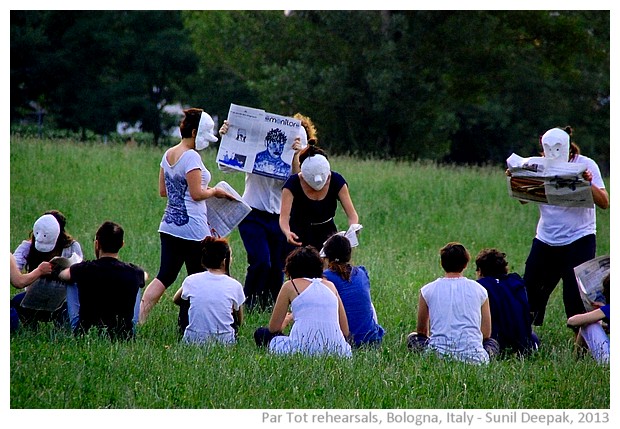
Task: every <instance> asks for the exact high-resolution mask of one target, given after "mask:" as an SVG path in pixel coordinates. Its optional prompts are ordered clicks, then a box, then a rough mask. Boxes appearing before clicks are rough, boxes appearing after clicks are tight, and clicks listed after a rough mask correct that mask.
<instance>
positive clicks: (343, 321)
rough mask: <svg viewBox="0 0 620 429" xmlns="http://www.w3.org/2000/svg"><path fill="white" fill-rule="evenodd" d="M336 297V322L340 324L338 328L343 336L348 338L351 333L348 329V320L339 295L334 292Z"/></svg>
mask: <svg viewBox="0 0 620 429" xmlns="http://www.w3.org/2000/svg"><path fill="white" fill-rule="evenodd" d="M336 296H337V297H338V323H339V324H340V330H341V331H342V335H344V337H345V338H348V337H349V335H351V332H350V331H349V320H348V319H347V313H346V312H345V310H344V305H343V304H342V300H341V299H340V295H338V294H336Z"/></svg>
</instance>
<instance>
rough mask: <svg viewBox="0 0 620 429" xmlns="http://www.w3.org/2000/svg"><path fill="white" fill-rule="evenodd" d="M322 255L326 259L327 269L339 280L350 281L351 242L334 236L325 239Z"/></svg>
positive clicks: (337, 235)
mask: <svg viewBox="0 0 620 429" xmlns="http://www.w3.org/2000/svg"><path fill="white" fill-rule="evenodd" d="M323 253H324V254H325V257H326V258H327V261H328V264H327V267H328V268H329V269H330V270H332V271H333V272H335V273H336V274H337V275H338V276H339V277H340V278H341V279H343V280H346V281H349V280H350V279H351V269H352V268H351V264H350V263H349V262H350V261H351V242H350V241H349V239H348V238H346V237H344V236H342V235H340V234H334V235H332V236H331V237H329V238H328V239H327V241H326V242H325V246H323Z"/></svg>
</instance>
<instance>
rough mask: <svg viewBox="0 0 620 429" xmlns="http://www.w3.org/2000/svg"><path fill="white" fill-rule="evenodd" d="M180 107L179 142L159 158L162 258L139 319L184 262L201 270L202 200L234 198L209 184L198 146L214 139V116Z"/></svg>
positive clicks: (205, 232)
mask: <svg viewBox="0 0 620 429" xmlns="http://www.w3.org/2000/svg"><path fill="white" fill-rule="evenodd" d="M183 113H184V114H185V118H184V119H183V120H182V121H181V125H180V131H181V142H180V143H179V144H177V145H176V146H173V147H171V148H170V149H168V150H167V151H166V153H165V154H164V156H163V157H162V160H161V164H160V170H159V195H160V196H161V197H163V198H167V199H168V202H167V204H166V209H165V211H164V215H163V217H162V220H161V223H160V225H159V236H160V241H161V259H160V266H159V272H158V274H157V276H156V277H155V278H154V279H153V281H152V282H151V283H150V284H149V285H148V286H147V287H146V290H145V291H144V295H143V297H142V302H141V305H140V316H139V323H140V324H142V323H144V322H146V319H147V317H148V315H149V313H150V311H151V309H152V308H153V306H154V305H155V304H156V303H157V302H158V301H159V299H160V298H161V297H162V295H163V294H164V292H165V291H166V289H167V288H168V287H169V286H170V285H171V284H172V283H174V281H175V280H176V278H177V276H178V275H179V272H180V271H181V267H182V266H183V264H185V268H186V270H187V274H188V275H191V274H194V273H198V272H201V271H204V268H203V267H202V265H201V263H200V255H201V241H202V240H203V239H204V238H205V237H206V236H210V235H211V232H210V228H209V224H208V223H207V215H208V214H207V205H206V203H205V200H206V199H207V198H212V197H216V198H228V199H231V200H232V199H233V198H234V197H233V196H232V195H230V194H228V193H227V192H226V191H223V190H222V189H220V188H209V186H208V185H209V182H210V180H211V173H210V172H209V170H207V168H206V167H205V165H204V164H203V162H202V158H201V157H200V155H199V154H198V152H197V151H198V150H202V149H205V148H206V147H207V146H208V145H209V142H216V141H217V137H215V135H213V127H214V125H215V124H214V123H213V119H211V116H209V115H208V114H207V113H205V112H204V111H203V110H202V109H196V108H191V109H187V110H184V111H183ZM188 309H189V302H188V303H187V305H183V306H181V309H180V310H179V324H180V325H181V326H183V325H184V326H187V312H188ZM182 319H183V320H182ZM183 329H184V328H183Z"/></svg>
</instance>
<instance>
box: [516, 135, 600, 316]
mask: <svg viewBox="0 0 620 429" xmlns="http://www.w3.org/2000/svg"><path fill="white" fill-rule="evenodd" d="M571 135H572V130H571V128H570V127H566V128H563V129H561V128H552V129H550V130H548V131H547V132H546V133H545V134H543V136H542V137H541V145H542V149H543V152H544V157H545V159H548V160H550V161H551V162H574V163H579V164H585V165H586V171H585V172H584V173H583V178H584V179H585V180H587V181H588V182H590V184H591V189H592V197H593V200H594V204H593V206H592V207H586V208H582V207H562V206H555V205H550V204H539V205H538V208H539V211H540V217H539V220H538V225H537V227H536V236H535V237H534V239H533V241H532V246H531V249H530V253H529V256H528V258H527V261H526V263H525V273H524V275H523V279H524V281H525V287H526V290H527V295H528V300H529V303H530V311H531V313H532V317H533V320H532V323H533V325H535V326H541V325H542V323H543V320H544V317H545V310H546V307H547V303H548V300H549V297H550V295H551V293H552V292H553V290H554V289H555V287H556V286H557V284H558V283H559V281H560V279H561V280H562V288H563V292H562V298H563V302H564V310H565V312H566V317H567V318H569V317H571V316H573V315H575V314H581V313H584V312H585V308H584V306H583V302H582V300H581V296H580V294H579V287H578V285H577V280H576V278H575V272H574V270H573V269H574V267H576V266H578V265H579V264H581V263H583V262H586V261H588V260H590V259H593V258H594V257H595V256H596V206H598V207H599V208H601V209H607V208H608V207H609V195H608V194H607V191H606V190H605V183H604V182H603V179H602V177H601V172H600V170H599V167H598V165H597V164H596V162H594V161H593V160H592V159H590V158H588V157H586V156H583V155H581V153H580V149H579V147H578V146H577V145H576V144H575V143H573V142H571Z"/></svg>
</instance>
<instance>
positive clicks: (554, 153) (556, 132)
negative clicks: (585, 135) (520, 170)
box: [542, 128, 570, 162]
mask: <svg viewBox="0 0 620 429" xmlns="http://www.w3.org/2000/svg"><path fill="white" fill-rule="evenodd" d="M542 146H543V151H544V152H545V158H548V159H550V160H552V161H564V162H568V156H569V153H570V136H569V135H568V133H566V131H564V130H561V129H559V128H552V129H550V130H549V131H547V132H546V133H545V134H543V136H542Z"/></svg>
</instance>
